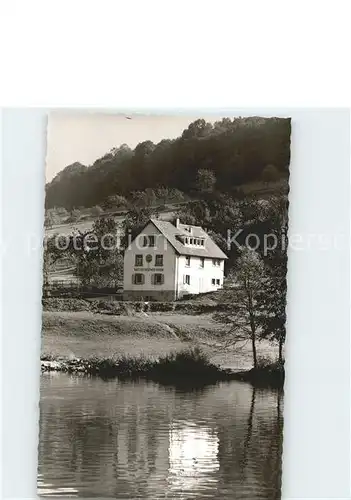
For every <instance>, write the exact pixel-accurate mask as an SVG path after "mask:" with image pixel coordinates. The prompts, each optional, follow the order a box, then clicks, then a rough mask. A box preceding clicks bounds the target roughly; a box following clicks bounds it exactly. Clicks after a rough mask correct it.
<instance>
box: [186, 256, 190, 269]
mask: <svg viewBox="0 0 351 500" xmlns="http://www.w3.org/2000/svg"><path fill="white" fill-rule="evenodd" d="M185 265H186V267H190V255H187V256H186V257H185Z"/></svg>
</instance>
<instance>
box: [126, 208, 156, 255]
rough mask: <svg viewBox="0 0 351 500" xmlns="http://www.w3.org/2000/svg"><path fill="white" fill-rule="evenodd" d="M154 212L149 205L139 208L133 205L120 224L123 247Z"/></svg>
mask: <svg viewBox="0 0 351 500" xmlns="http://www.w3.org/2000/svg"><path fill="white" fill-rule="evenodd" d="M154 213H155V212H154V210H152V209H151V208H150V207H146V208H139V207H137V206H134V208H133V209H132V210H130V211H129V212H128V214H127V215H126V217H125V219H124V221H123V224H122V227H123V233H124V237H123V243H122V244H123V247H124V248H126V247H127V246H128V245H129V243H130V241H132V240H133V239H134V238H135V237H136V236H137V235H138V234H139V233H140V231H141V230H142V229H143V228H144V227H145V226H146V224H147V223H148V221H149V220H150V217H151V216H152V215H153V214H154Z"/></svg>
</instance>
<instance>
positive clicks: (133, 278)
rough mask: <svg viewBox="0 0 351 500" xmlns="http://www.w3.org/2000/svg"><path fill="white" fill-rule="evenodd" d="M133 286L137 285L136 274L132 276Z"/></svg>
mask: <svg viewBox="0 0 351 500" xmlns="http://www.w3.org/2000/svg"><path fill="white" fill-rule="evenodd" d="M132 284H133V285H135V274H132Z"/></svg>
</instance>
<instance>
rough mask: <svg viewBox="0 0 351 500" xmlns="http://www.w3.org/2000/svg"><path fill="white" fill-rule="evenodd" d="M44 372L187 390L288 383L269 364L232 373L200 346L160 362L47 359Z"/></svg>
mask: <svg viewBox="0 0 351 500" xmlns="http://www.w3.org/2000/svg"><path fill="white" fill-rule="evenodd" d="M42 371H43V372H51V371H59V372H65V373H70V374H74V373H75V374H77V373H83V374H85V375H92V376H99V377H101V378H103V379H105V380H108V379H111V378H115V377H118V378H120V379H125V380H130V379H131V380H137V379H138V378H144V379H148V380H153V381H155V382H159V383H162V384H166V385H167V384H168V385H173V386H179V387H183V388H196V387H201V386H205V385H209V384H214V383H216V382H220V381H229V380H240V381H242V382H250V383H251V384H252V385H254V386H257V387H276V388H280V387H282V386H283V383H284V368H283V367H279V366H277V365H265V366H260V367H258V368H257V369H255V370H249V371H244V372H232V371H231V370H225V369H223V368H221V367H219V366H217V365H215V364H213V363H211V362H210V360H209V358H208V356H207V355H206V354H205V353H204V352H203V351H201V349H199V348H197V347H195V348H189V349H184V350H182V351H179V352H173V353H170V354H168V355H166V356H163V357H160V358H159V359H156V360H152V359H148V358H145V357H139V358H134V357H126V356H121V357H119V358H105V359H99V358H91V359H72V360H61V361H58V360H55V359H53V358H49V357H44V356H43V358H42Z"/></svg>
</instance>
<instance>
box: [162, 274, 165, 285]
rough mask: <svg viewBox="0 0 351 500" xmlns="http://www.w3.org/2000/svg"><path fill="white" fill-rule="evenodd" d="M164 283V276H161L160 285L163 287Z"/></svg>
mask: <svg viewBox="0 0 351 500" xmlns="http://www.w3.org/2000/svg"><path fill="white" fill-rule="evenodd" d="M164 282H165V275H164V274H161V285H163V283H164Z"/></svg>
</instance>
